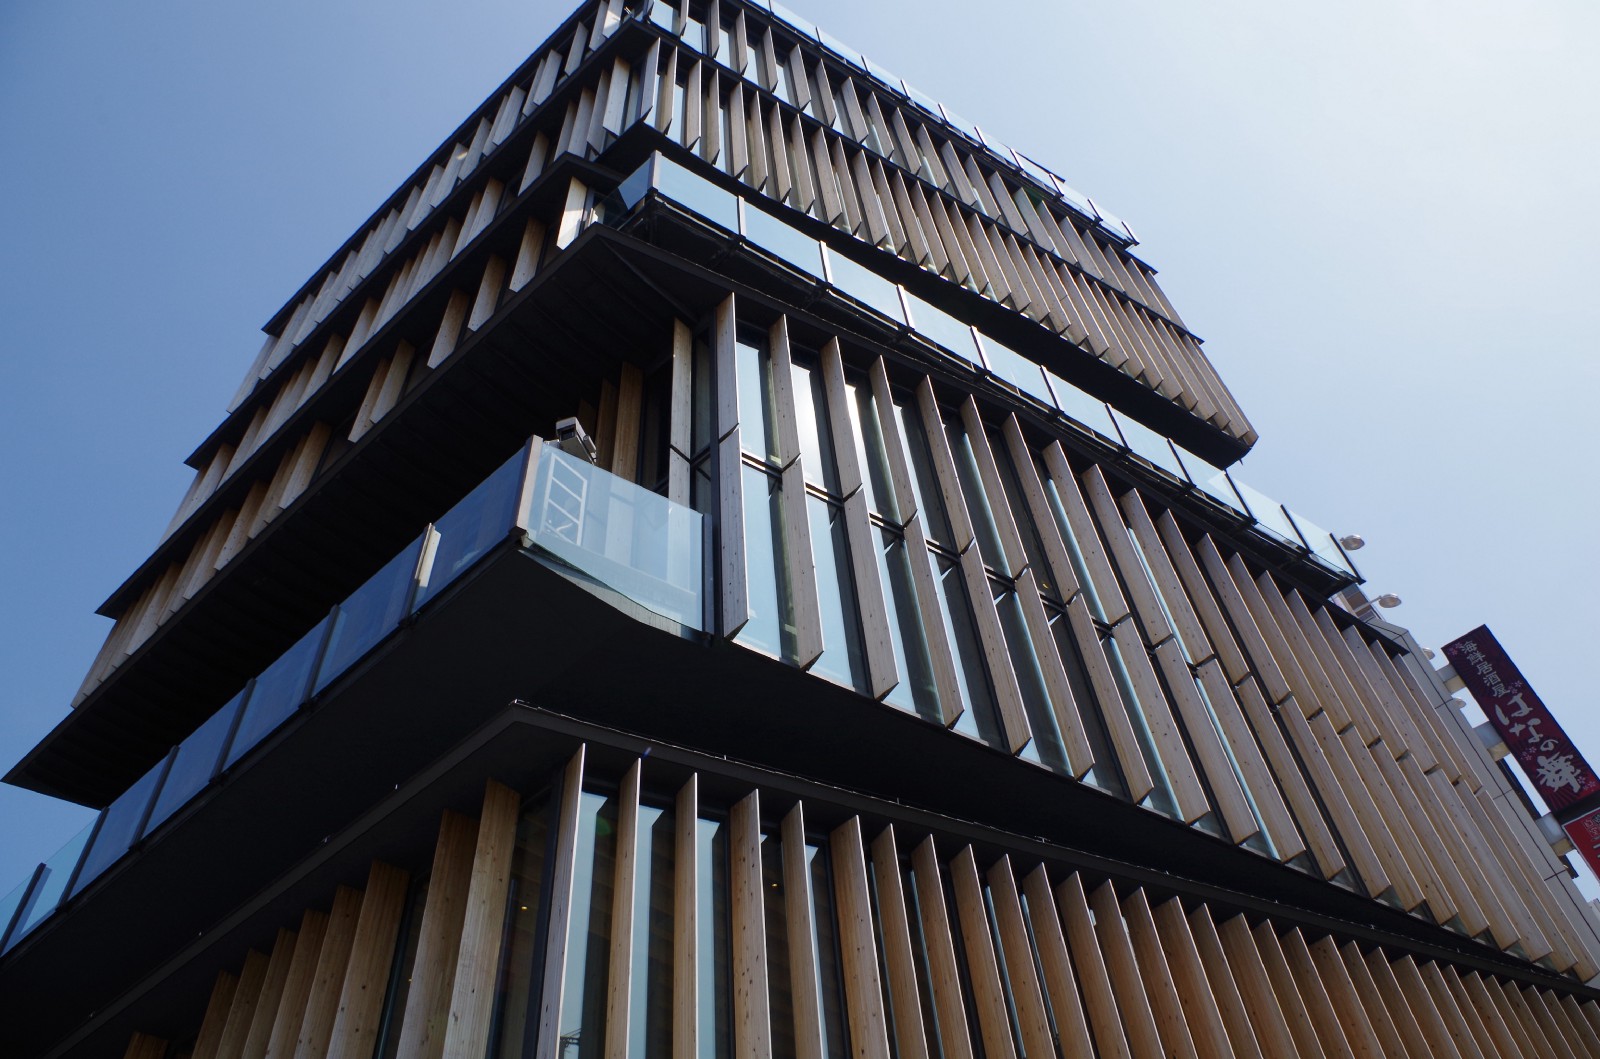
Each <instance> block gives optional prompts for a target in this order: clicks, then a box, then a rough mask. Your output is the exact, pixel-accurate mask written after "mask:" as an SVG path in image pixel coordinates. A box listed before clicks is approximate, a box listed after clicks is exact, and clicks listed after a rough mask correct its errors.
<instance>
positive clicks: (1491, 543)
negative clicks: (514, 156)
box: [0, 0, 1600, 894]
mask: <svg viewBox="0 0 1600 1059" xmlns="http://www.w3.org/2000/svg"><path fill="white" fill-rule="evenodd" d="M788 6H790V7H791V8H793V9H795V10H796V11H798V12H800V13H801V14H803V15H805V16H806V17H809V18H812V19H814V20H815V21H817V22H819V23H821V24H822V25H823V26H824V27H825V28H826V29H827V30H828V31H829V32H830V33H831V34H832V35H834V36H835V37H838V38H839V39H842V40H844V41H846V42H848V43H850V44H851V45H853V46H855V47H857V48H859V49H861V50H862V51H864V52H866V53H867V55H868V56H869V57H871V58H872V59H873V60H874V61H875V62H877V63H879V64H881V65H882V66H884V67H887V68H888V69H890V70H893V71H895V72H896V73H897V74H899V75H900V76H902V77H904V78H906V79H907V80H908V81H910V82H911V83H912V84H914V85H916V86H917V87H918V88H919V89H921V90H922V91H924V92H926V93H927V94H929V95H931V96H933V97H934V98H936V99H938V100H940V101H942V102H944V103H945V104H946V105H947V106H949V107H950V108H952V109H953V110H955V111H957V112H959V113H961V114H963V115H965V116H967V117H969V118H971V119H973V120H975V121H976V122H977V123H978V124H979V125H980V126H982V128H983V129H984V131H985V132H986V133H987V134H992V135H994V136H996V137H998V138H999V139H1000V140H1002V141H1004V142H1005V143H1008V144H1010V145H1011V146H1012V147H1015V148H1017V149H1018V150H1021V151H1023V152H1025V153H1027V154H1029V155H1031V156H1033V157H1035V158H1037V159H1038V160H1039V161H1041V162H1043V163H1044V164H1045V165H1047V166H1050V167H1051V168H1053V169H1055V170H1056V171H1057V172H1059V173H1061V174H1062V175H1063V176H1064V177H1065V178H1066V179H1067V180H1068V181H1069V182H1070V183H1072V184H1073V185H1074V186H1075V187H1076V188H1078V190H1080V191H1083V192H1086V193H1088V194H1090V195H1092V196H1094V197H1096V199H1097V200H1099V201H1101V202H1102V203H1103V204H1104V205H1105V206H1106V207H1107V208H1108V209H1110V210H1111V211H1113V212H1115V213H1116V214H1118V215H1119V216H1121V217H1122V218H1123V219H1124V220H1126V221H1128V222H1129V223H1130V224H1131V225H1132V226H1133V228H1134V230H1135V231H1136V232H1137V233H1138V234H1139V236H1140V239H1141V240H1142V246H1141V247H1140V248H1139V250H1138V251H1137V252H1138V253H1140V254H1141V256H1143V257H1144V258H1145V259H1146V260H1147V261H1149V262H1150V263H1151V264H1152V265H1154V266H1155V267H1156V268H1157V269H1159V270H1160V272H1161V277H1160V279H1161V282H1162V285H1163V287H1164V289H1165V290H1166V292H1167V293H1168V295H1169V297H1170V298H1171V299H1172V301H1173V302H1174V303H1175V304H1176V306H1177V308H1178V309H1179V311H1180V312H1181V313H1182V314H1183V316H1184V318H1185V320H1186V322H1187V323H1188V324H1189V326H1190V327H1191V328H1192V329H1193V330H1194V331H1196V332H1197V333H1198V334H1200V335H1201V336H1202V337H1203V338H1205V339H1206V341H1207V345H1206V350H1207V352H1208V354H1209V355H1210V356H1211V358H1212V359H1213V361H1214V362H1215V363H1216V365H1217V367H1218V369H1219V370H1220V372H1221V373H1222V375H1223V378H1224V379H1225V380H1226V381H1227V382H1228V383H1229V385H1230V387H1231V388H1232V390H1233V392H1234V394H1235V395H1236V397H1237V398H1238V399H1239V402H1240V404H1241V405H1242V406H1243V408H1244V409H1245V411H1246V413H1247V414H1248V415H1249V416H1250V417H1251V419H1252V421H1253V422H1254V424H1255V426H1256V428H1257V430H1258V431H1259V433H1260V435H1261V440H1260V442H1259V443H1258V444H1257V446H1256V449H1255V451H1253V452H1252V453H1251V454H1250V455H1249V456H1248V457H1247V458H1246V459H1245V460H1244V461H1243V464H1242V465H1241V466H1240V468H1239V474H1240V476H1241V477H1242V478H1243V479H1244V480H1245V481H1247V482H1249V483H1250V484H1251V485H1253V486H1255V487H1256V488H1257V489H1259V490H1261V491H1263V492H1265V493H1267V494H1268V495H1271V496H1274V497H1276V498H1278V499H1280V500H1282V501H1284V502H1285V503H1287V504H1288V505H1289V506H1290V507H1291V508H1293V509H1294V510H1296V511H1297V512H1303V513H1304V514H1305V515H1306V516H1308V517H1309V518H1311V519H1313V520H1315V521H1316V522H1319V523H1321V524H1322V525H1324V526H1327V527H1329V528H1330V529H1333V530H1335V531H1337V532H1339V533H1347V532H1359V533H1361V534H1362V535H1363V536H1364V537H1365V538H1366V540H1367V542H1368V546H1367V547H1366V548H1365V549H1364V550H1362V551H1361V552H1360V553H1359V554H1357V555H1356V556H1355V558H1356V560H1357V562H1358V564H1359V565H1360V566H1361V568H1362V570H1363V572H1364V573H1365V574H1366V575H1367V577H1368V581H1369V584H1368V589H1369V592H1370V593H1371V594H1373V595H1376V594H1378V593H1380V592H1394V593H1397V594H1398V595H1400V596H1401V597H1402V598H1403V600H1404V603H1403V604H1402V605H1401V606H1400V607H1399V608H1397V609H1395V610H1393V611H1389V612H1387V615H1386V616H1387V617H1389V618H1390V619H1391V620H1393V621H1395V622H1397V623H1399V624H1403V625H1406V626H1408V627H1410V628H1411V629H1412V630H1413V631H1414V632H1415V634H1416V636H1417V638H1418V640H1419V641H1420V642H1422V643H1423V644H1425V645H1427V646H1430V647H1433V648H1438V647H1439V646H1440V645H1441V644H1443V643H1444V642H1446V641H1448V640H1450V639H1452V638H1454V637H1456V636H1458V635H1460V634H1461V633H1463V632H1466V631H1467V630H1469V629H1472V628H1474V627H1476V626H1477V625H1479V624H1480V623H1484V622H1487V623H1488V624H1489V625H1490V626H1491V628H1493V630H1494V631H1495V633H1496V634H1497V636H1498V637H1499V639H1500V641H1501V642H1502V644H1503V645H1504V646H1505V647H1506V649H1507V650H1508V651H1509V652H1510V654H1511V656H1512V658H1513V659H1514V660H1515V661H1516V662H1517V663H1518V664H1519V666H1520V667H1521V669H1522V671H1523V673H1524V674H1525V675H1526V676H1527V677H1528V679H1529V680H1530V682H1531V683H1532V685H1533V687H1534V688H1535V689H1537V690H1538V692H1539V693H1540V695H1541V696H1542V697H1543V698H1544V700H1545V702H1546V703H1547V704H1548V705H1549V706H1550V708H1551V709H1552V711H1553V712H1554V713H1555V714H1556V716H1557V717H1558V718H1559V719H1560V720H1561V721H1562V723H1563V724H1564V725H1565V726H1566V727H1567V729H1568V731H1569V732H1570V733H1571V734H1572V735H1573V737H1574V739H1575V740H1576V742H1577V743H1578V745H1579V746H1580V748H1583V749H1585V750H1587V752H1588V754H1589V756H1590V757H1591V758H1592V759H1593V760H1594V761H1596V762H1600V713H1597V711H1596V709H1595V707H1594V704H1593V702H1592V699H1591V688H1592V685H1593V681H1592V678H1591V675H1590V674H1591V669H1592V664H1591V663H1592V659H1591V657H1590V656H1589V653H1588V652H1589V651H1590V650H1593V649H1594V648H1593V646H1592V645H1591V646H1590V647H1587V648H1586V647H1584V644H1585V643H1588V642H1589V641H1588V640H1587V639H1586V637H1587V636H1588V632H1587V631H1586V630H1588V629H1589V628H1590V625H1591V614H1592V612H1593V610H1594V607H1595V604H1596V602H1597V601H1600V573H1597V569H1600V567H1597V564H1596V563H1595V562H1593V561H1591V560H1590V559H1589V558H1588V557H1587V554H1586V551H1585V549H1586V548H1587V547H1590V546H1592V545H1593V538H1594V534H1593V528H1592V527H1593V526H1594V525H1595V523H1596V521H1597V518H1596V516H1597V515H1600V510H1597V509H1600V500H1597V499H1596V488H1595V486H1596V476H1595V474H1594V471H1593V470H1592V467H1593V465H1594V464H1595V462H1596V457H1597V455H1600V453H1597V451H1596V449H1597V445H1596V429H1595V419H1596V413H1595V411H1594V401H1595V394H1596V392H1597V391H1600V366H1597V364H1600V362H1597V358H1596V356H1595V326H1594V323H1593V319H1592V317H1593V315H1594V313H1593V309H1594V306H1595V304H1596V296H1595V293H1594V288H1595V285H1596V283H1597V282H1600V198H1597V196H1596V195H1595V194H1594V174H1595V173H1596V172H1597V171H1600V139H1597V138H1596V137H1595V136H1594V135H1593V130H1594V129H1595V128H1597V127H1600V64H1597V63H1595V62H1594V61H1593V54H1594V50H1595V48H1596V46H1597V45H1600V10H1597V9H1596V8H1595V7H1594V6H1593V5H1592V4H1588V3H1579V2H1576V0H1574V2H1570V3H1568V2H1559V0H1527V2H1525V3H1522V4H1518V5H1516V6H1515V8H1514V9H1513V8H1507V7H1505V6H1504V5H1501V4H1491V3H1488V2H1485V0H1456V2H1453V3H1449V4H1445V3H1436V2H1424V0H1383V2H1377V0H1353V2H1350V3H1345V4H1338V5H1326V4H1324V5H1307V4H1282V3H1278V2H1268V0H1213V2H1210V3H1206V4H1195V3H1192V2H1180V0H1122V2H1119V3H1115V4H1108V3H1092V4H1091V3H1084V2H1080V0H1070V2H1062V0H1055V2H1052V3H1049V4H1041V3H1039V2H1038V0H1031V2H1025V0H987V2H985V3H983V4H971V3H955V2H950V0H873V3H871V4H870V5H869V4H863V3H861V2H860V0H849V2H846V0H795V2H793V3H790V4H789V5H788ZM568 10H569V8H568V6H567V3H566V2H565V0H562V2H560V3H553V4H552V3H544V4H531V3H523V4H517V5H513V4H508V3H498V2H491V0H455V2H453V3H451V4H448V5H442V4H434V3H425V2H421V0H393V2H385V3H376V2H370V3H349V2H340V0H317V2H311V0H278V2H277V3H273V4H244V3H238V2H226V0H225V2H222V3H218V2H216V0H208V2H204V3H202V2H198V0H195V2H189V0H146V2H144V3H141V4H137V5H133V4H90V3H87V2H85V0H52V2H49V3H43V2H31V3H30V2H28V0H16V2H13V3H9V4H0V143H4V144H6V145H8V146H7V148H6V149H5V154H6V157H5V164H4V165H3V167H0V233H3V234H0V276H3V277H4V283H3V284H0V453H3V455H0V512H3V516H4V517H0V674H3V677H0V767H9V766H10V765H11V764H12V763H14V762H15V761H16V760H17V759H18V758H20V757H21V756H22V754H23V753H24V752H25V751H26V750H27V749H28V748H29V747H31V746H32V745H33V744H34V743H35V742H36V741H37V740H38V739H39V738H41V737H42V736H43V735H44V734H45V733H46V732H47V731H49V730H50V728H51V727H52V726H54V725H55V724H56V723H57V722H58V721H59V720H60V719H61V718H62V717H63V716H64V715H65V713H66V711H67V708H68V704H69V703H70V702H71V699H72V697H73V694H74V692H75V690H76V689H77V687H78V684H79V682H80V681H81V679H82V676H83V674H84V672H85V671H86V670H87V668H88V666H89V663H90V662H91V660H92V659H93V657H94V654H95V652H96V650H97V649H98V647H99V645H100V643H101V641H102V640H103V638H104V636H105V634H106V632H107V631H108V630H109V628H110V622H109V620H107V619H105V618H101V617H97V616H95V614H94V609H95V607H96V606H97V605H98V604H99V603H100V602H101V601H102V600H104V599H105V597H106V596H107V595H109V594H110V593H111V591H112V590H113V589H115V588H116V587H117V586H118V585H119V584H120V583H121V581H122V580H123V579H124V578H125V577H126V576H127V575H128V574H129V573H130V572H131V571H132V570H133V569H134V568H135V567H136V566H137V565H138V563H139V562H140V560H141V559H143V558H144V557H145V556H146V555H147V554H148V553H149V550H150V549H151V548H152V547H153V546H154V544H155V543H156V541H157V540H158V539H159V537H160V534H161V532H162V531H163V529H164V528H165V527H166V524H167V522H168V519H169V518H170V516H171V513H172V511H173V510H174V508H175V507H176V506H177V504H178V501H179V500H180V498H181V497H182V494H183V492H184V489H185V488H186V487H187V485H188V482H189V479H190V477H191V474H192V472H190V471H189V470H188V469H187V468H185V467H184V466H183V465H182V460H183V458H184V457H185V456H186V455H188V453H189V452H190V451H191V450H192V449H193V448H194V447H195V445H196V444H197V443H198V442H199V441H200V440H201V439H202V438H203V437H204V436H205V435H206V434H207V433H209V432H210V430H211V429H212V427H214V426H215V425H216V423H217V422H218V421H219V420H220V419H221V416H222V414H223V409H224V406H225V405H226V403H227V401H228V400H229V398H230V397H231V396H232V394H233V392H234V390H235V388H236V387H237V386H238V383H239V380H240V378H241V377H242V376H243V374H244V372H245V370H246V368H247V367H248V365H249V363H250V361H251V359H252V357H253V356H254V354H255V352H256V350H257V348H258V347H259V345H260V341H261V336H260V333H259V328H260V327H261V325H262V324H264V323H265V322H266V321H267V319H268V318H269V317H270V316H271V315H272V314H273V313H274V312H275V311H276V310H277V309H278V308H279V307H280V306H281V305H282V303H283V302H284V301H285V300H287V299H288V298H289V297H290V295H292V294H293V293H294V292H295V291H296V290H297V289H298V287H299V286H300V285H301V283H302V282H304V280H305V279H306V278H307V277H308V276H309V275H310V274H311V273H312V272H313V271H314V270H316V269H317V268H318V267H320V266H321V265H322V264H323V262H324V261H325V260H326V258H327V257H328V256H329V255H330V254H332V252H333V251H334V250H335V249H337V247H338V246H339V245H340V244H341V243H342V242H343V240H344V239H345V238H346V237H347V236H348V235H349V234H350V233H351V232H352V231H354V230H355V229H356V228H357V226H358V225H360V224H361V223H362V222H363V221H365V220H366V219H367V217H368V216H369V215H370V213H371V211H372V210H374V209H375V208H376V207H377V206H378V204H379V203H380V202H382V200H383V199H384V198H386V197H387V196H388V194H389V193H390V192H391V191H393V190H394V188H395V187H396V186H398V185H399V184H400V182H401V181H403V180H404V179H405V178H406V177H407V176H408V175H409V174H410V173H411V171H412V170H413V169H414V168H415V167H416V165H417V164H418V163H419V162H420V161H421V160H422V159H423V157H424V156H426V155H427V154H428V153H429V152H431V151H432V150H433V149H434V148H435V147H437V146H438V144H439V143H440V141H442V140H443V139H444V138H445V137H446V136H447V135H449V133H450V132H451V131H452V130H453V129H454V128H455V126H456V125H457V124H459V122H460V121H461V120H462V118H464V117H465V116H466V115H467V113H468V112H469V111H470V110H471V109H472V108H473V107H475V106H476V105H477V104H478V103H479V102H480V101H482V100H483V99H484V98H485V97H486V96H487V95H488V94H489V92H490V91H491V90H492V89H493V88H494V87H495V86H496V85H498V84H499V83H500V81H502V80H503V79H504V78H505V76H506V75H507V74H509V73H510V72H511V70H512V69H513V68H514V67H515V66H516V65H517V64H518V63H519V62H520V61H521V60H522V59H523V58H525V57H526V55H527V54H528V53H529V52H530V51H531V50H532V49H533V48H535V47H536V46H537V45H538V44H539V43H540V42H541V41H542V40H543V39H544V37H545V36H546V35H547V34H548V33H549V32H550V30H551V29H553V28H554V27H555V25H556V24H557V23H558V22H559V21H560V19H561V18H562V17H564V16H565V14H567V13H568ZM1584 540H1590V541H1591V545H1587V546H1586V545H1584V544H1583V541H1584ZM1440 661H1441V662H1442V655H1441V659H1440ZM90 818H91V814H90V813H89V812H88V811H87V810H84V809H81V808H78V807H74V806H66V805H63V804H60V803H55V802H52V801H50V800H48V799H45V798H42V797H40V796H37V795H33V794H30V793H28V792H23V791H19V790H16V789H14V788H9V787H0V894H3V893H4V892H5V891H7V890H9V889H10V888H11V885H12V884H13V883H14V882H16V881H20V880H21V879H22V878H23V877H24V876H25V875H26V873H27V872H28V871H30V870H31V868H32V866H33V865H34V864H35V863H37V862H38V861H40V860H42V859H44V858H46V857H48V856H49V855H50V854H51V853H53V852H54V851H55V850H56V849H57V848H58V847H60V846H61V845H62V844H64V843H65V841H66V840H67V839H68V838H70V837H71V836H72V835H73V834H74V833H75V832H76V831H77V830H78V829H79V828H80V827H81V826H83V825H84V824H85V823H87V822H88V821H89V819H90ZM1589 892H1590V893H1591V894H1593V893H1595V892H1596V891H1595V890H1594V889H1593V888H1592V887H1591V888H1590V890H1589Z"/></svg>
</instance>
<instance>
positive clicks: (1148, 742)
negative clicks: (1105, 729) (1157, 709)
mask: <svg viewBox="0 0 1600 1059" xmlns="http://www.w3.org/2000/svg"><path fill="white" fill-rule="evenodd" d="M1100 644H1101V646H1102V647H1103V648H1104V649H1105V652H1106V661H1108V662H1110V663H1111V675H1112V676H1113V677H1114V678H1115V679H1116V683H1117V690H1118V691H1119V692H1120V693H1121V694H1122V704H1123V708H1124V709H1125V710H1126V711H1127V714H1128V719H1129V720H1130V721H1131V722H1132V723H1133V734H1134V736H1135V738H1136V739H1137V740H1138V742H1139V752H1140V754H1142V755H1143V756H1144V764H1145V768H1146V769H1147V770H1148V771H1149V773H1150V779H1151V781H1152V782H1153V783H1154V784H1155V786H1154V787H1152V788H1151V790H1150V793H1149V795H1147V796H1146V798H1145V803H1147V804H1148V805H1149V807H1150V808H1152V809H1154V810H1155V811H1156V812H1158V813H1165V814H1166V815H1167V816H1171V817H1176V816H1177V815H1178V801H1177V798H1176V797H1174V795H1173V793H1172V783H1171V781H1169V780H1168V779H1167V770H1166V766H1165V765H1163V764H1162V763H1161V754H1160V752H1158V751H1157V750H1156V743H1155V739H1154V737H1153V736H1151V734H1150V725H1149V723H1148V722H1147V721H1146V720H1145V712H1144V704H1143V703H1141V702H1140V701H1139V693H1138V692H1137V691H1135V690H1134V688H1133V678H1132V677H1131V676H1130V675H1129V674H1128V667H1127V664H1126V663H1125V662H1124V661H1123V658H1122V649H1121V648H1119V647H1118V646H1117V641H1116V640H1115V639H1113V638H1112V637H1110V636H1105V637H1102V639H1101V641H1100ZM1108 708H1109V707H1108Z"/></svg>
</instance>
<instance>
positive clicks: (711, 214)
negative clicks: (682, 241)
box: [656, 158, 739, 232]
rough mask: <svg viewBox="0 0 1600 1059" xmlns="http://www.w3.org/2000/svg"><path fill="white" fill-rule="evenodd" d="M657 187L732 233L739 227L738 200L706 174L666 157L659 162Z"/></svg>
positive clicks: (692, 210) (657, 166)
mask: <svg viewBox="0 0 1600 1059" xmlns="http://www.w3.org/2000/svg"><path fill="white" fill-rule="evenodd" d="M656 190H658V191H660V192H661V194H662V195H664V196H665V197H667V198H669V199H671V200H672V201H673V202H676V203H678V204H679V205H680V206H684V207H686V208H688V209H689V210H690V211H691V212H693V213H697V214H699V215H700V216H701V217H703V218H705V219H706V220H708V221H710V222H711V223H713V224H716V225H720V226H721V227H723V228H725V229H727V230H728V231H730V232H737V231H738V230H739V200H738V198H736V197H735V196H734V195H733V194H731V193H730V192H727V191H724V190H722V189H721V188H719V187H717V186H716V185H715V184H713V183H711V182H710V181H709V180H706V179H705V178H704V177H700V176H696V175H695V174H694V173H691V172H690V171H689V170H687V169H685V168H683V166H681V165H678V164H677V163H676V162H671V161H668V160H667V159H665V158H661V159H658V160H657V162H656Z"/></svg>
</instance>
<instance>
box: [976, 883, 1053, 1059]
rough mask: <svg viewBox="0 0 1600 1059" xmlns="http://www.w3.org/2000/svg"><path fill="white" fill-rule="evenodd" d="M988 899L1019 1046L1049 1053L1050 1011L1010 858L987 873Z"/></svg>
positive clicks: (1034, 1051) (1050, 1048) (1045, 1053)
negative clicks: (1035, 962)
mask: <svg viewBox="0 0 1600 1059" xmlns="http://www.w3.org/2000/svg"><path fill="white" fill-rule="evenodd" d="M986 878H987V879H988V882H989V901H990V905H991V907H992V908H993V910H994V919H995V926H996V928H997V929H998V933H999V935H1000V951H1001V953H1002V954H1003V955H1004V957H1005V967H1006V984H1007V986H1008V990H1007V992H1008V995H1009V998H1010V1001H1011V1006H1012V1008H1013V1010H1014V1011H1015V1012H1016V1017H1017V1028H1018V1030H1019V1031H1020V1034H1021V1036H1022V1048H1023V1051H1024V1052H1025V1053H1026V1054H1028V1055H1043V1056H1048V1055H1051V1054H1052V1053H1053V1051H1054V1037H1053V1035H1052V1034H1051V1032H1050V1015H1049V1013H1048V1011H1047V1010H1046V1008H1045V1002H1044V987H1043V984H1042V983H1041V982H1040V980H1039V974H1038V971H1037V970H1036V969H1035V967H1034V961H1033V944H1032V943H1031V942H1030V941H1029V938H1028V924H1027V923H1026V921H1025V920H1024V919H1023V915H1022V896H1021V894H1020V893H1018V891H1017V880H1016V877H1015V876H1014V875H1013V874H1012V871H1011V858H1010V857H1001V858H1000V859H999V860H998V861H996V862H995V863H994V865H993V866H992V867H991V868H990V869H989V871H988V872H987V873H986Z"/></svg>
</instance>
